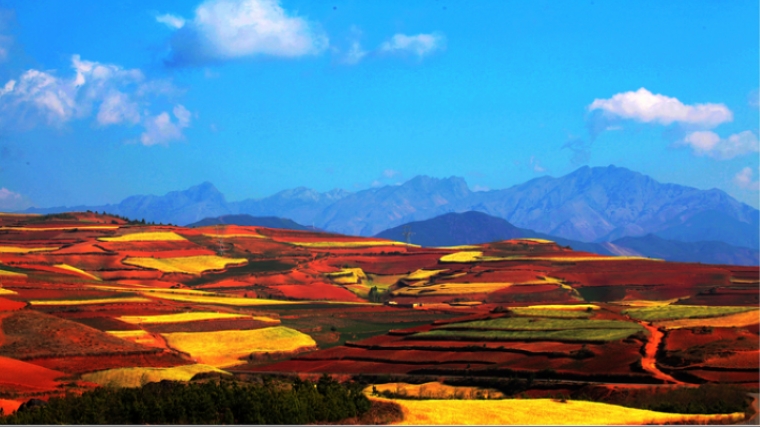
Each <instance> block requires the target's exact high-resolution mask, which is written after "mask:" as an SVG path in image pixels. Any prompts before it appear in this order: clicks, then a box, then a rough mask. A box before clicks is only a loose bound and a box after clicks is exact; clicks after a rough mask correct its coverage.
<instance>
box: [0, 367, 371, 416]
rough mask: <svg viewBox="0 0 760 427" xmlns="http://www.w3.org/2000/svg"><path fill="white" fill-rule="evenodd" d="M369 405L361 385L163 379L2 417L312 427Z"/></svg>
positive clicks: (322, 381) (325, 381)
mask: <svg viewBox="0 0 760 427" xmlns="http://www.w3.org/2000/svg"><path fill="white" fill-rule="evenodd" d="M370 406H371V405H370V401H369V400H368V399H367V397H366V396H364V394H363V393H362V386H361V385H360V384H357V383H349V384H340V383H338V382H337V381H335V380H333V379H331V378H330V377H329V376H323V377H322V378H320V379H319V381H318V382H316V383H313V382H310V381H301V380H298V379H296V380H294V381H293V382H287V383H286V382H279V381H271V380H268V379H265V380H264V382H263V384H252V383H241V382H237V381H230V380H219V381H216V380H209V381H206V382H191V383H189V384H184V383H177V382H169V381H162V382H161V383H150V384H146V385H145V386H143V387H141V388H123V389H117V388H109V387H102V388H98V389H95V390H93V391H88V392H85V393H83V394H82V395H81V396H66V397H62V398H51V399H50V401H49V402H48V403H47V404H46V405H44V406H40V407H34V408H30V409H23V410H19V411H18V412H16V413H15V414H13V415H10V416H5V417H0V423H2V424H312V423H324V422H338V421H341V420H344V419H347V418H352V417H359V416H361V415H362V414H364V413H365V412H367V411H368V410H369V409H370Z"/></svg>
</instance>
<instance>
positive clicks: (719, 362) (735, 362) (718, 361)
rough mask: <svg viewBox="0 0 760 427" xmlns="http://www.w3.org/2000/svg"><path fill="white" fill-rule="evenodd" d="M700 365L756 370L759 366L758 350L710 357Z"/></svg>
mask: <svg viewBox="0 0 760 427" xmlns="http://www.w3.org/2000/svg"><path fill="white" fill-rule="evenodd" d="M701 366H709V367H717V368H728V369H755V370H757V369H758V366H760V351H759V350H752V351H739V352H736V353H734V354H732V355H730V356H722V357H720V356H719V357H711V358H709V359H707V360H705V363H703V364H702V365H701ZM759 375H760V374H759Z"/></svg>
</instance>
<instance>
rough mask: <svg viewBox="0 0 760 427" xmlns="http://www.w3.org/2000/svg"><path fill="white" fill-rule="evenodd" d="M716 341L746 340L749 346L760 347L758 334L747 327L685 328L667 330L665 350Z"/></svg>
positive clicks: (686, 347)
mask: <svg viewBox="0 0 760 427" xmlns="http://www.w3.org/2000/svg"><path fill="white" fill-rule="evenodd" d="M716 341H724V342H725V343H734V342H738V341H745V342H746V343H747V344H746V345H747V346H749V347H752V346H754V348H760V340H759V339H758V336H757V335H756V334H753V333H751V332H750V331H748V330H747V329H746V328H712V329H711V330H710V332H709V333H703V332H702V330H701V329H699V328H688V329H687V328H684V329H674V330H671V331H668V332H667V334H666V335H665V350H668V351H674V350H685V349H688V348H691V347H696V346H704V345H707V344H710V343H713V342H716Z"/></svg>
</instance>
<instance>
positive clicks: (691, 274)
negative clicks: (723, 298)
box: [553, 260, 730, 287]
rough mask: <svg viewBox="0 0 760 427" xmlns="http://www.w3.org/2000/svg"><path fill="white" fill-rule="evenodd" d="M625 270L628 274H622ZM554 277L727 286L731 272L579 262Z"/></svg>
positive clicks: (598, 282) (589, 282) (694, 266)
mask: <svg viewBox="0 0 760 427" xmlns="http://www.w3.org/2000/svg"><path fill="white" fill-rule="evenodd" d="M621 271H625V272H626V273H625V274H620V272H621ZM553 275H554V276H555V277H558V278H562V279H564V280H566V281H570V282H576V283H580V284H583V285H585V286H612V285H628V286H631V285H665V284H667V285H668V286H669V287H674V286H675V287H680V286H686V287H694V286H696V285H698V284H699V285H702V286H719V285H722V286H725V285H728V284H729V277H730V272H729V271H728V270H726V269H723V268H719V267H713V266H708V265H702V264H677V263H665V262H658V261H636V260H623V261H599V262H591V261H586V262H578V263H577V264H575V265H572V266H566V267H564V268H561V269H558V270H557V271H555V272H554V273H553Z"/></svg>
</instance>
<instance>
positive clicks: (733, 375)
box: [687, 369, 759, 384]
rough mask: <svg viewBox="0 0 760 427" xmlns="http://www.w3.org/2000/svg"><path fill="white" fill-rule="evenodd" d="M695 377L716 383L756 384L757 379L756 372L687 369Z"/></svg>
mask: <svg viewBox="0 0 760 427" xmlns="http://www.w3.org/2000/svg"><path fill="white" fill-rule="evenodd" d="M687 372H688V373H690V374H691V375H694V376H695V377H698V378H702V379H704V380H707V381H710V382H718V383H753V384H756V383H757V382H758V381H759V379H758V373H757V370H754V371H708V370H704V369H689V370H688V371H687Z"/></svg>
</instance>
